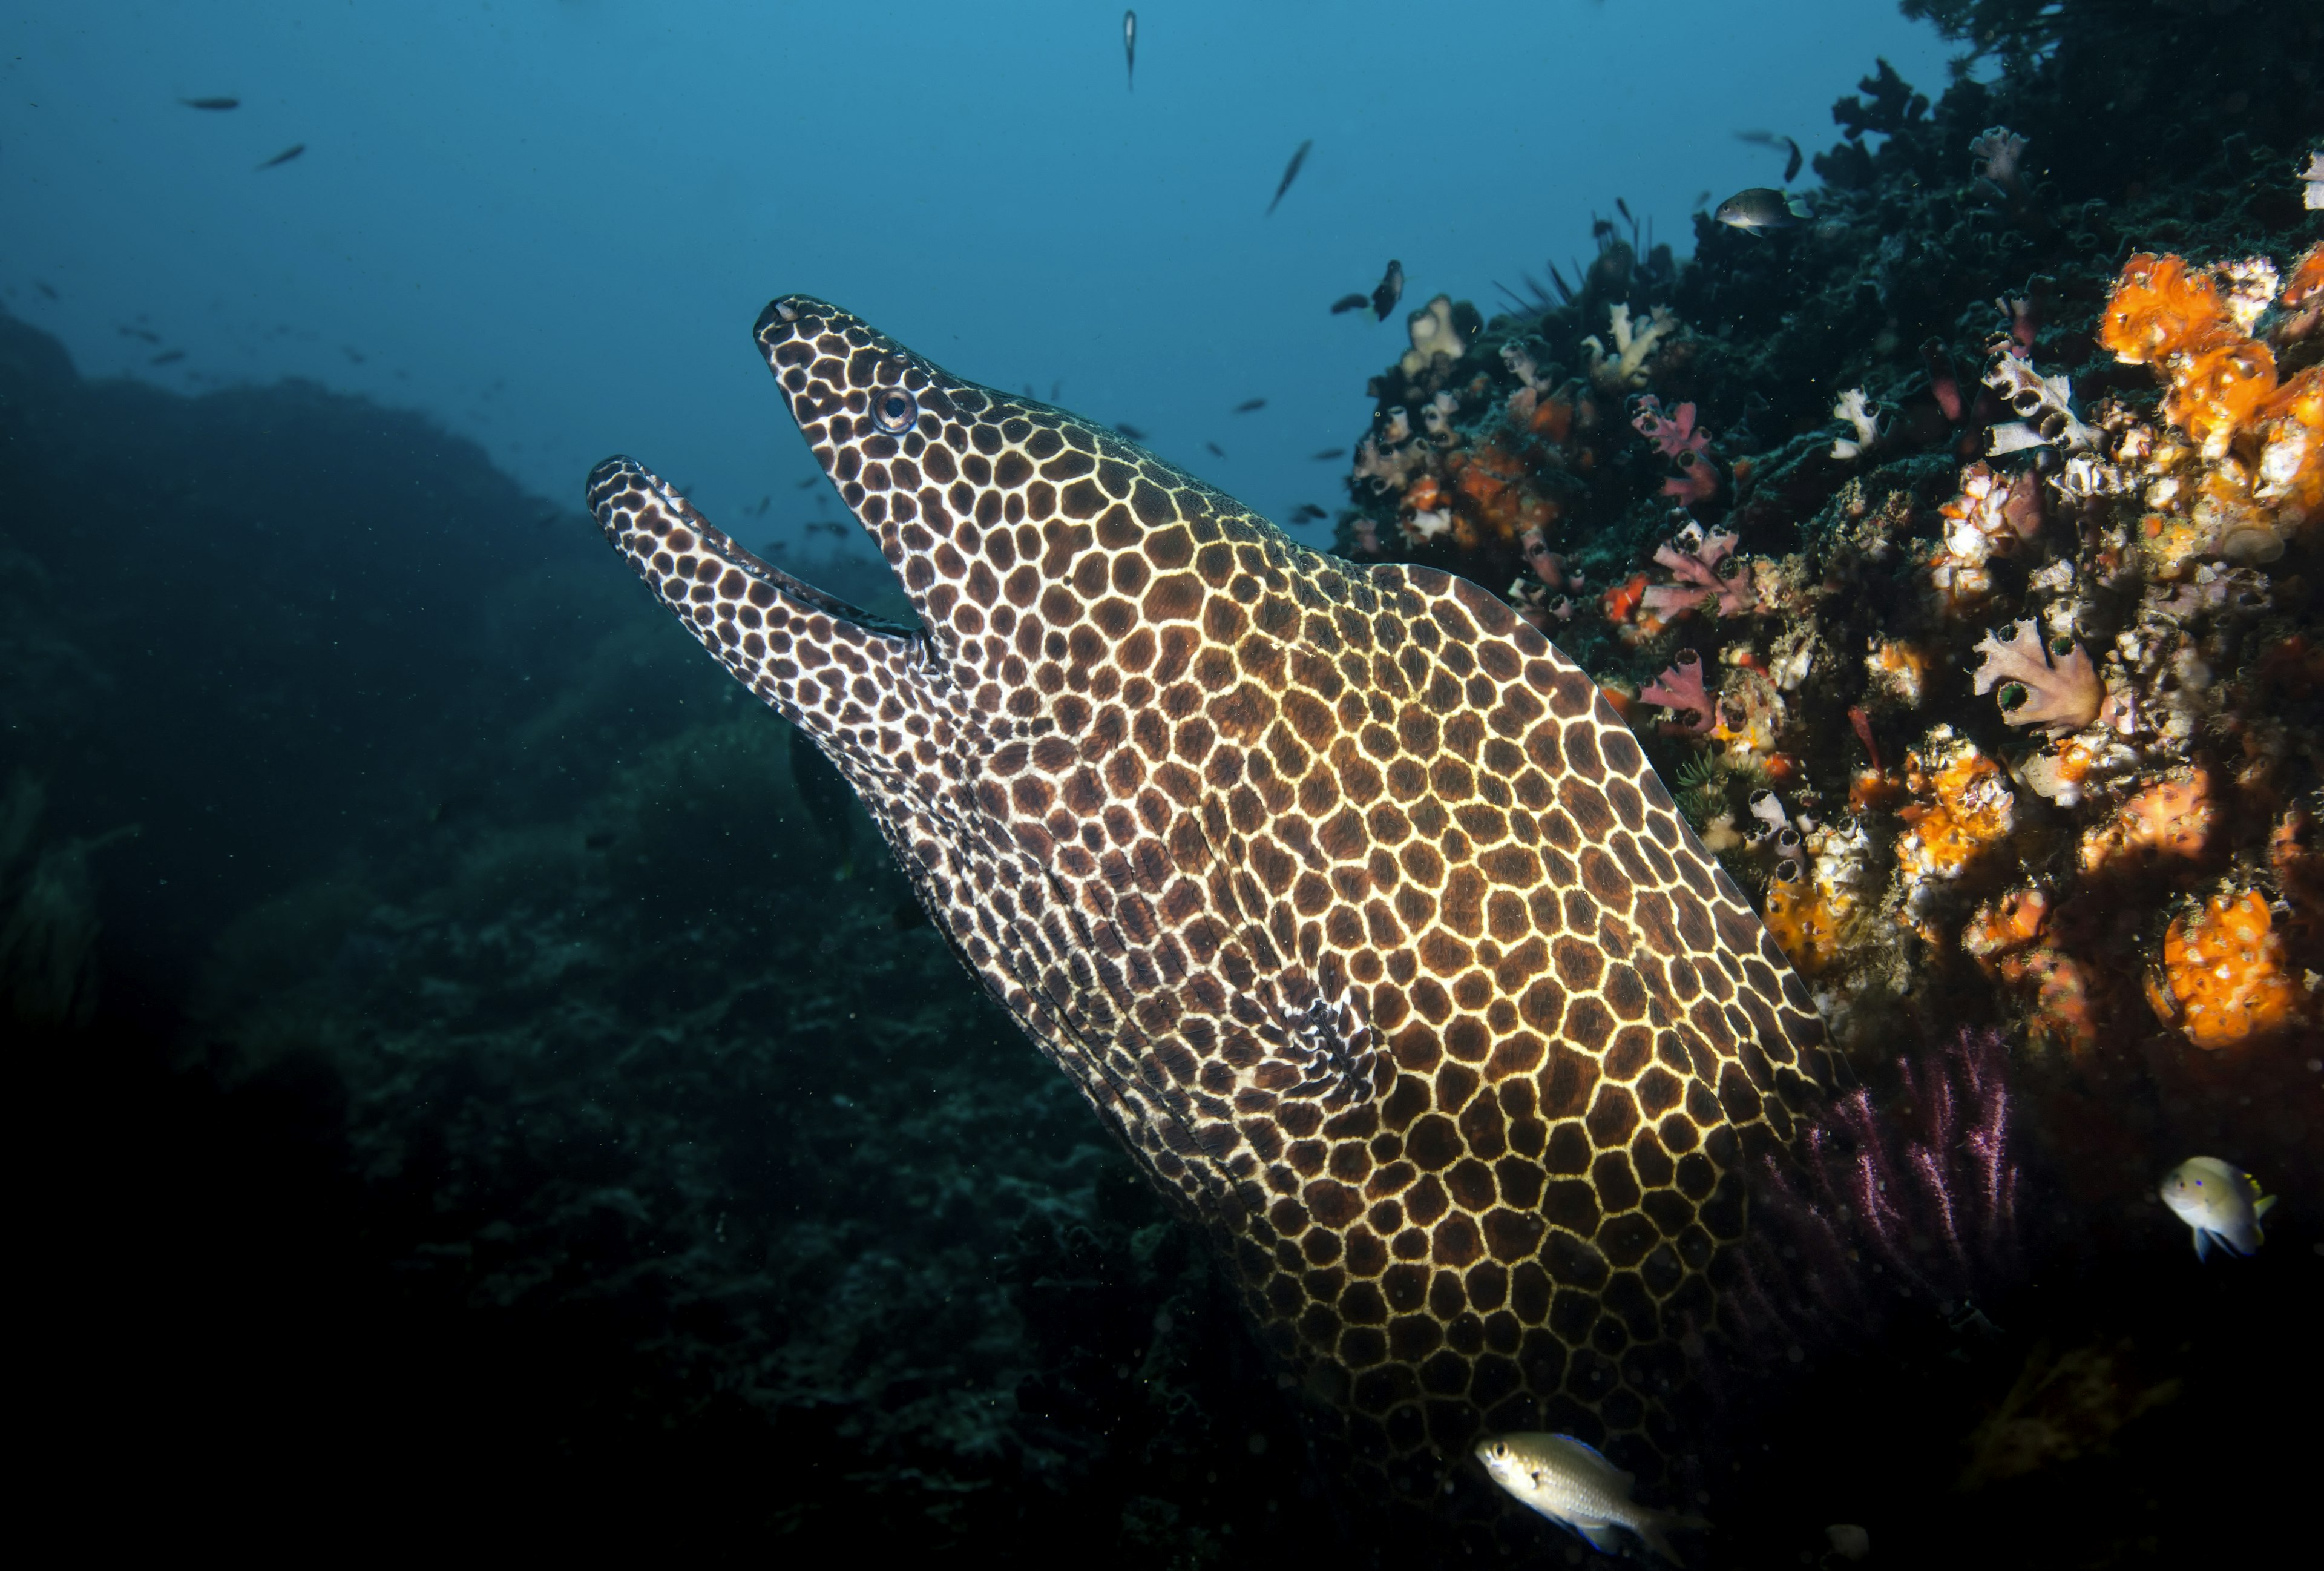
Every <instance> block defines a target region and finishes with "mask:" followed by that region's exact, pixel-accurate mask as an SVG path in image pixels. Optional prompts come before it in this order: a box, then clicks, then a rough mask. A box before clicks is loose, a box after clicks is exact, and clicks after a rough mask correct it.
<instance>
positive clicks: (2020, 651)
mask: <svg viewBox="0 0 2324 1571" xmlns="http://www.w3.org/2000/svg"><path fill="white" fill-rule="evenodd" d="M2060 646H2062V647H2060ZM1975 648H1976V651H1977V652H1978V653H1980V654H1982V655H1984V656H1985V663H1984V664H1983V665H1981V666H1979V667H1978V668H1977V670H1975V671H1974V672H1973V673H1971V674H1972V675H1973V676H1975V678H1976V679H1977V690H1978V692H1980V693H1986V692H1991V691H1992V690H1993V686H1994V684H1995V683H1997V682H2006V683H2008V684H2010V685H2011V686H2014V687H2015V688H2017V689H2018V690H2019V691H2020V692H2022V693H2023V694H2024V697H2023V698H2020V699H2019V700H2018V702H2017V703H2015V704H2014V705H2013V704H2011V703H2010V702H2009V701H2008V695H2007V688H2004V689H2003V696H2002V698H2001V700H2000V702H2001V706H2002V708H2001V717H2002V718H2003V719H2004V720H2006V721H2007V722H2008V723H2009V724H2010V725H2033V726H2038V727H2040V729H2041V730H2042V731H2043V734H2044V735H2049V736H2052V737H2056V736H2065V735H2070V734H2072V733H2074V732H2076V731H2080V729H2081V728H2082V727H2083V726H2085V725H2089V723H2090V722H2091V721H2093V720H2095V719H2097V718H2098V705H2099V703H2100V701H2101V700H2103V699H2104V698H2106V688H2105V686H2104V685H2103V684H2101V683H2100V682H2099V680H2098V670H2097V669H2096V668H2095V667H2093V666H2092V665H2091V664H2090V657H2089V654H2087V653H2086V652H2084V651H2083V649H2082V646H2081V645H2080V644H2079V643H2077V642H2074V641H2073V640H2072V639H2070V638H2061V639H2060V640H2058V644H2057V645H2056V646H2052V645H2047V644H2044V643H2043V642H2042V630H2041V628H2040V627H2038V626H2037V625H2036V624H2034V623H2033V621H2032V620H2031V619H2030V618H2029V619H2027V620H2024V621H2022V622H2018V623H2016V624H2014V625H2013V626H2012V627H2011V628H2010V629H2009V636H2008V637H2007V638H2006V639H2005V638H1999V637H1997V636H1996V635H1995V634H1993V633H1987V634H1986V635H1985V638H1984V641H1983V642H1979V643H1978V644H1977V645H1976V646H1975Z"/></svg>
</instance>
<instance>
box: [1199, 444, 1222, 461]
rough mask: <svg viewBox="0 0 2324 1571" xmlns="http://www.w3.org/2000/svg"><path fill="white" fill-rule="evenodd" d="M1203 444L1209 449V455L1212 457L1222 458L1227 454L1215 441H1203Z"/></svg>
mask: <svg viewBox="0 0 2324 1571" xmlns="http://www.w3.org/2000/svg"><path fill="white" fill-rule="evenodd" d="M1203 447H1205V448H1209V449H1210V454H1211V457H1213V458H1223V457H1226V456H1227V450H1226V449H1225V448H1222V447H1221V446H1219V445H1218V443H1216V442H1204V443H1203Z"/></svg>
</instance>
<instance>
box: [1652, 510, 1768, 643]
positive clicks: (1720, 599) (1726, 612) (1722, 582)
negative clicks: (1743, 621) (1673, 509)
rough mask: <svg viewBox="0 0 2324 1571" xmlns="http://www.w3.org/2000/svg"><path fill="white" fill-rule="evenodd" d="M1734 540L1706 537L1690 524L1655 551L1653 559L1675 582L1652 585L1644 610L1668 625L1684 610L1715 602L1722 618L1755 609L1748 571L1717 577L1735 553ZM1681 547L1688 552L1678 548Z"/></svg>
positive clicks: (1724, 535) (1755, 595)
mask: <svg viewBox="0 0 2324 1571" xmlns="http://www.w3.org/2000/svg"><path fill="white" fill-rule="evenodd" d="M1735 539H1736V537H1735V536H1733V535H1731V534H1714V535H1711V536H1708V537H1706V536H1705V535H1704V534H1703V532H1702V530H1701V527H1700V526H1699V525H1695V524H1689V525H1687V527H1686V528H1685V529H1683V530H1681V531H1679V536H1678V539H1676V540H1675V541H1664V542H1663V543H1662V544H1661V545H1659V546H1656V547H1655V560H1656V561H1657V562H1660V563H1661V564H1662V565H1663V566H1664V567H1665V568H1669V569H1670V570H1671V571H1672V573H1674V575H1676V578H1677V582H1675V583H1670V584H1654V585H1650V586H1648V587H1647V589H1646V596H1645V600H1646V609H1647V610H1649V611H1651V612H1653V613H1654V614H1655V615H1657V616H1659V617H1661V618H1662V619H1663V620H1664V621H1665V622H1668V621H1670V620H1671V619H1672V618H1673V617H1674V616H1676V615H1679V613H1681V612H1683V611H1692V610H1693V609H1694V608H1695V607H1697V606H1699V605H1706V604H1710V603H1711V602H1714V601H1715V602H1716V603H1717V605H1718V608H1719V615H1721V616H1740V615H1744V614H1745V613H1747V612H1749V611H1754V610H1757V608H1758V605H1759V596H1758V594H1757V591H1756V590H1755V589H1754V588H1753V587H1752V584H1751V575H1750V573H1749V572H1748V571H1744V572H1738V573H1737V574H1736V575H1735V576H1734V577H1733V578H1720V576H1719V573H1718V570H1717V569H1718V567H1719V564H1720V563H1721V562H1723V561H1725V560H1726V559H1728V558H1729V556H1731V555H1733V554H1734V550H1735ZM1682 546H1684V547H1686V548H1688V549H1687V550H1680V549H1679V548H1680V547H1682Z"/></svg>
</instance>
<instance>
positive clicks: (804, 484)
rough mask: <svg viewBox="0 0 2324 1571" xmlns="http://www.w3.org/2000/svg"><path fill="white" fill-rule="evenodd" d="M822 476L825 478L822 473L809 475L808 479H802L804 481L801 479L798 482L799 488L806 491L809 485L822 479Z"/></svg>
mask: <svg viewBox="0 0 2324 1571" xmlns="http://www.w3.org/2000/svg"><path fill="white" fill-rule="evenodd" d="M822 478H823V476H820V475H809V476H807V478H806V479H804V480H802V481H800V482H799V483H798V488H799V489H800V490H802V491H805V490H806V489H807V488H808V487H809V486H811V485H814V484H815V483H816V481H818V480H820V479H822Z"/></svg>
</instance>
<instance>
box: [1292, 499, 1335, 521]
mask: <svg viewBox="0 0 2324 1571" xmlns="http://www.w3.org/2000/svg"><path fill="white" fill-rule="evenodd" d="M1331 516H1332V515H1331V514H1330V513H1326V512H1324V511H1323V509H1322V508H1320V507H1318V506H1316V505H1315V504H1314V503H1312V502H1303V503H1301V504H1299V505H1298V506H1296V507H1295V508H1293V509H1292V510H1291V522H1294V523H1313V522H1315V521H1316V520H1317V519H1319V518H1329V517H1331Z"/></svg>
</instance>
